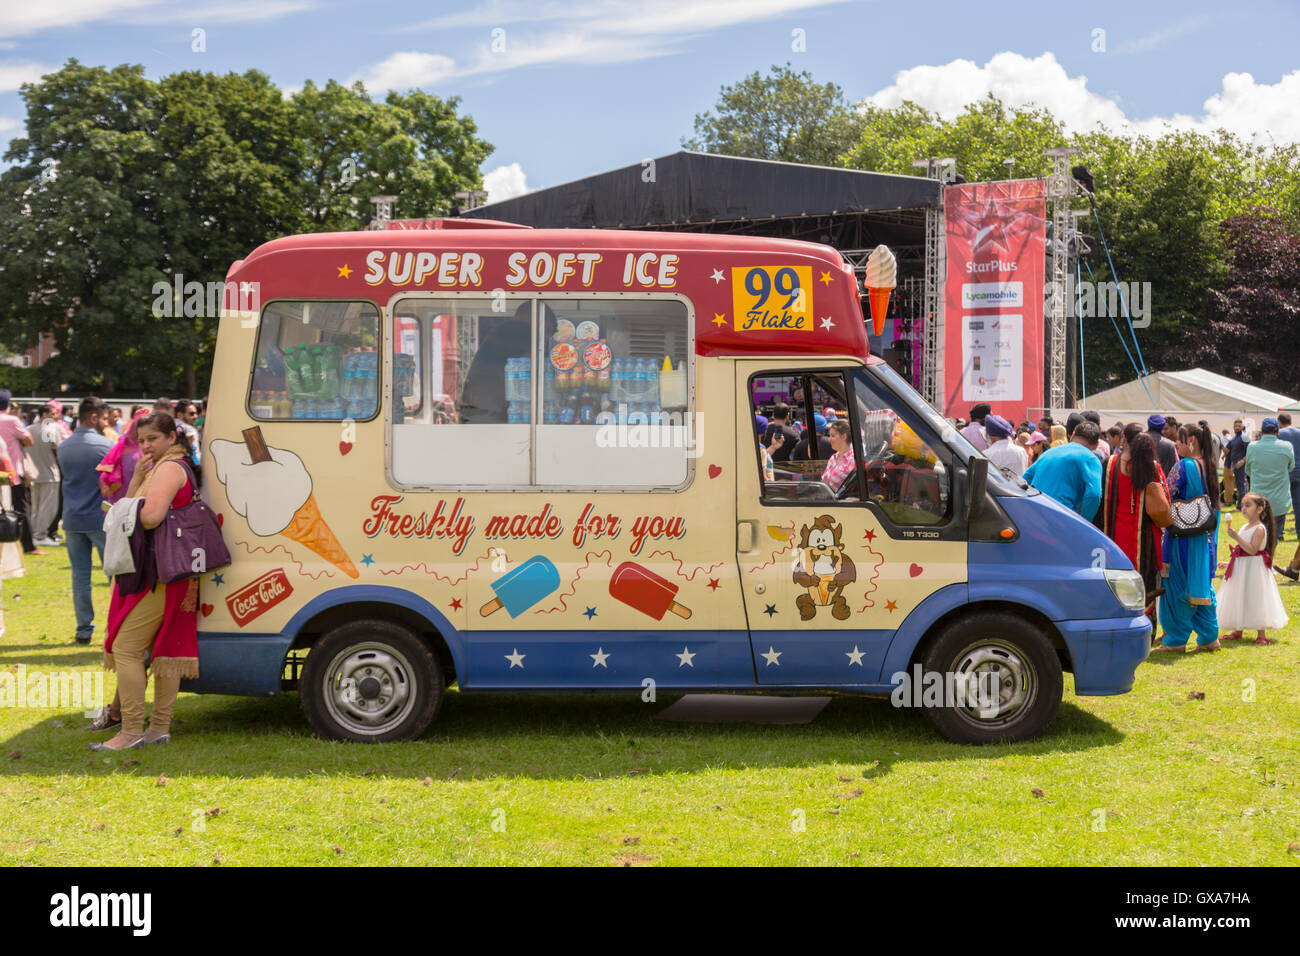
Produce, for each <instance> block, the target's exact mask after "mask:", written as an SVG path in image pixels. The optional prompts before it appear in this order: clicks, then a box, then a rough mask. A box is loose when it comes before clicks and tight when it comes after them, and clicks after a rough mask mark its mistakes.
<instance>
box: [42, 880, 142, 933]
mask: <svg viewBox="0 0 1300 956" xmlns="http://www.w3.org/2000/svg"><path fill="white" fill-rule="evenodd" d="M152 914H153V894H152V893H82V892H81V888H80V887H78V886H74V887H73V888H72V891H71V892H69V893H55V894H54V895H53V896H51V897H50V925H51V926H59V927H66V928H76V927H82V926H94V927H101V926H102V927H113V926H119V927H120V926H126V927H130V929H131V932H132V935H135V936H148V935H149V931H150V929H151V928H152V926H153V915H152Z"/></svg>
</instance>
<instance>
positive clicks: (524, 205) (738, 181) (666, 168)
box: [462, 150, 942, 241]
mask: <svg viewBox="0 0 1300 956" xmlns="http://www.w3.org/2000/svg"><path fill="white" fill-rule="evenodd" d="M941 189H942V187H941V186H940V184H939V183H938V182H936V181H934V180H931V179H925V178H923V177H920V176H896V175H893V174H891V173H870V172H863V171H860V170H855V169H837V168H833V167H829V166H804V165H800V164H798V163H779V162H772V161H769V160H761V159H744V158H741V157H736V156H715V155H712V154H710V153H694V152H689V151H686V150H683V151H681V152H677V153H672V154H670V155H668V156H660V157H658V158H657V159H654V160H647V161H645V162H642V163H636V164H634V165H631V166H624V167H623V168H622V169H614V170H611V171H609V172H607V173H599V174H597V175H595V176H588V177H587V178H586V179H579V180H575V181H574V182H571V183H564V184H563V185H560V186H552V187H550V188H549V189H539V190H537V191H536V192H531V193H527V194H526V195H523V196H518V197H516V198H514V199H506V200H502V201H500V202H495V203H491V204H489V205H486V206H479V207H478V208H477V209H472V210H469V211H467V212H464V213H462V215H463V216H469V217H474V218H486V219H502V220H505V221H507V222H517V223H522V224H524V225H529V226H539V227H547V228H594V229H646V228H659V229H663V228H677V229H681V228H691V227H697V228H698V227H700V226H712V225H723V224H731V225H738V224H741V223H751V222H762V221H767V222H771V220H774V219H803V218H809V217H827V216H853V215H861V214H864V213H865V214H872V213H876V214H885V215H884V216H882V217H881V219H882V222H881V225H885V224H886V222H888V221H889V220H890V219H897V218H898V217H896V216H889V215H888V214H889V213H898V212H902V211H905V210H912V211H916V212H922V215H921V216H919V217H915V216H910V217H907V218H908V219H915V220H916V221H919V224H920V226H921V229H922V230H923V229H924V215H923V211H924V209H925V208H926V207H929V206H933V207H938V206H939V204H940V196H939V192H940V190H941ZM916 221H913V222H908V223H907V224H908V225H910V226H915V225H916ZM727 231H732V230H730V229H728V230H727ZM909 231H910V230H909ZM900 238H901V237H900ZM921 239H923V234H922V236H921V237H918V238H917V241H921ZM880 241H887V240H884V239H882V240H880Z"/></svg>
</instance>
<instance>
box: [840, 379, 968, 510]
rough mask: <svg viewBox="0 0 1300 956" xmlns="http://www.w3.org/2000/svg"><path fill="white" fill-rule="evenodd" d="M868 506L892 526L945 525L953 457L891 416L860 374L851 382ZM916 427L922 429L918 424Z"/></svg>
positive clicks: (886, 403)
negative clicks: (858, 426)
mask: <svg viewBox="0 0 1300 956" xmlns="http://www.w3.org/2000/svg"><path fill="white" fill-rule="evenodd" d="M854 399H855V403H856V414H857V420H858V421H859V423H860V428H861V433H862V434H861V439H862V450H863V462H862V465H863V475H864V477H865V478H866V482H867V497H868V500H870V501H872V502H874V503H875V504H876V505H877V506H879V508H880V509H881V510H882V511H883V512H884V513H885V516H886V517H887V518H888V519H889V520H890V521H892V522H893V523H894V524H896V525H902V526H912V527H915V526H918V525H940V524H946V523H947V522H948V520H949V518H950V517H951V511H952V469H951V460H952V459H951V456H950V454H949V452H948V450H947V448H945V447H943V446H941V445H934V446H932V445H931V444H930V443H929V442H927V441H925V440H924V439H923V438H921V436H920V434H919V433H918V432H917V431H916V429H915V428H913V426H912V425H909V424H908V423H907V422H906V421H904V420H903V419H902V418H901V417H900V416H899V415H898V414H897V413H896V412H895V410H894V408H893V407H892V405H891V403H890V401H889V400H888V398H887V396H886V395H885V393H884V392H883V391H877V390H875V389H873V388H871V387H870V386H869V385H868V384H867V382H866V376H865V375H864V374H858V375H855V376H854ZM917 424H918V425H919V427H921V428H924V427H925V426H924V425H923V424H921V423H919V422H918V423H917Z"/></svg>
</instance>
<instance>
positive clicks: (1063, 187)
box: [1043, 146, 1080, 409]
mask: <svg viewBox="0 0 1300 956" xmlns="http://www.w3.org/2000/svg"><path fill="white" fill-rule="evenodd" d="M1078 152H1079V150H1078V149H1077V148H1076V147H1074V146H1057V147H1054V148H1052V149H1047V150H1044V151H1043V155H1045V156H1048V157H1050V158H1051V160H1052V174H1051V175H1050V176H1049V177H1048V178H1047V201H1048V203H1050V204H1051V207H1052V209H1051V215H1052V268H1051V271H1050V272H1049V273H1048V276H1047V288H1048V295H1047V341H1046V343H1045V346H1046V349H1047V359H1048V365H1047V404H1048V407H1049V408H1053V409H1059V408H1065V407H1067V403H1066V396H1065V387H1066V381H1065V378H1066V345H1067V342H1068V340H1069V337H1070V330H1069V327H1068V323H1067V321H1066V318H1067V302H1066V297H1067V294H1068V292H1067V289H1068V286H1069V285H1071V284H1072V283H1070V279H1069V277H1070V243H1069V236H1070V233H1071V232H1072V231H1073V227H1074V217H1073V216H1072V215H1071V209H1070V206H1071V205H1072V203H1073V201H1074V199H1075V197H1076V196H1078V195H1080V189H1079V185H1078V183H1076V182H1075V181H1074V177H1073V176H1072V175H1071V174H1070V157H1072V156H1074V155H1075V154H1076V153H1078Z"/></svg>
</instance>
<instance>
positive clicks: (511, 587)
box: [478, 554, 560, 617]
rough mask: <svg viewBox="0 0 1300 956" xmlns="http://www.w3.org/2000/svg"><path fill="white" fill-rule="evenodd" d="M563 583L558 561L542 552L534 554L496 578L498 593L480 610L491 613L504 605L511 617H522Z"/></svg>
mask: <svg viewBox="0 0 1300 956" xmlns="http://www.w3.org/2000/svg"><path fill="white" fill-rule="evenodd" d="M559 586H560V572H559V570H558V569H557V568H556V567H555V565H554V564H552V563H551V562H550V560H549V559H547V558H544V557H542V556H541V555H540V554H538V555H534V556H533V557H531V558H529V559H528V560H527V561H525V562H524V563H523V564H521V565H519V567H517V568H515V569H514V570H513V571H507V572H506V573H505V574H503V575H501V577H499V578H497V579H496V580H495V581H493V582H492V590H493V591H495V592H496V593H497V596H496V597H495V598H493V599H492V600H491V601H488V602H487V603H486V604H484V605H483V606H482V607H481V608H479V609H478V612H479V614H481V615H483V617H487V616H488V615H489V614H494V613H496V612H497V611H499V610H501V608H503V607H504V608H505V609H506V611H508V612H509V614H510V616H511V617H518V616H519V615H520V614H523V613H524V611H527V610H528V609H529V608H530V607H532V606H533V605H534V604H536V603H537V602H538V601H540V600H541V599H542V598H544V597H546V595H548V594H550V593H551V592H552V591H554V590H555V589H556V588H558V587H559Z"/></svg>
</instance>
